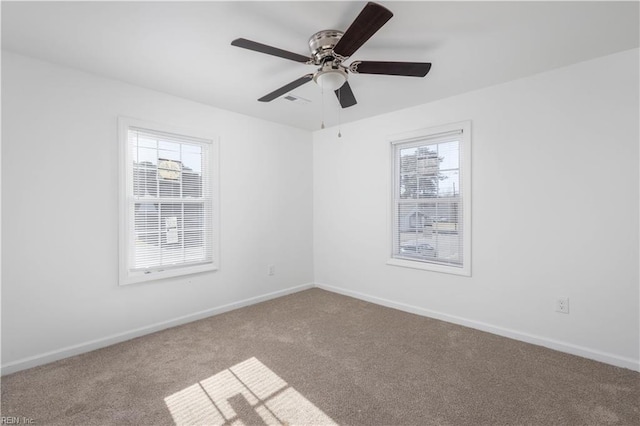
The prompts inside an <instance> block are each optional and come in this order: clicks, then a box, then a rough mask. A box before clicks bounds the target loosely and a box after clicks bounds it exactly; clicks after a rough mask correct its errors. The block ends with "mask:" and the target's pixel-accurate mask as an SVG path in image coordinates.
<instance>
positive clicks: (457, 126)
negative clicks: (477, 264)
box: [387, 121, 471, 276]
mask: <svg viewBox="0 0 640 426" xmlns="http://www.w3.org/2000/svg"><path fill="white" fill-rule="evenodd" d="M458 132H459V133H460V134H459V137H458V140H459V142H460V145H459V149H460V158H459V172H460V184H461V191H460V199H461V202H462V206H463V207H462V218H461V224H462V229H463V233H462V265H461V266H455V265H445V264H441V263H436V262H428V261H421V260H412V259H407V258H398V257H395V254H394V252H395V245H394V238H395V235H396V228H397V226H398V223H399V218H398V207H397V200H398V198H399V194H398V191H399V186H400V185H399V180H398V179H399V170H398V169H399V158H398V156H397V152H399V146H410V145H414V144H417V145H419V144H423V143H424V141H429V142H432V141H433V143H437V142H438V141H439V140H445V138H446V137H447V135H452V134H456V133H458ZM387 141H388V142H389V143H390V150H389V152H390V159H391V161H390V163H391V167H390V169H391V180H390V182H391V190H390V195H389V201H390V202H389V206H390V207H389V213H390V216H389V220H388V221H387V222H388V224H389V233H388V239H387V241H388V242H389V250H388V253H389V257H390V258H389V260H388V261H387V265H392V266H400V267H405V268H414V269H422V270H427V271H433V272H442V273H448V274H455V275H463V276H471V121H462V122H457V123H450V124H445V125H441V126H436V127H430V128H426V129H420V130H415V131H412V132H406V133H401V134H396V135H391V136H389V137H387Z"/></svg>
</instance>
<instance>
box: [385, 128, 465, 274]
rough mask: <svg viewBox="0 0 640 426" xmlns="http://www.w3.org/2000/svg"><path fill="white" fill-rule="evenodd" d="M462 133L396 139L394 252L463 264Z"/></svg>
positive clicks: (402, 256)
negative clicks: (408, 139) (401, 140)
mask: <svg viewBox="0 0 640 426" xmlns="http://www.w3.org/2000/svg"><path fill="white" fill-rule="evenodd" d="M461 134H462V132H460V131H458V132H447V133H446V134H438V135H432V136H430V137H426V138H421V139H412V140H410V141H405V142H404V143H395V144H394V152H395V166H394V177H395V179H394V180H395V182H394V217H395V220H394V224H393V254H392V255H393V257H395V258H398V259H406V260H414V261H419V262H426V263H435V264H440V265H447V266H453V267H461V266H462V265H463V261H464V259H463V247H462V244H463V240H464V239H463V234H464V232H465V230H464V229H463V221H462V218H463V208H464V205H463V200H462V197H461V194H462V191H461V190H462V188H461V184H462V179H461V170H462V169H461V164H460V162H461V156H460V145H461V142H460V138H459V135H461Z"/></svg>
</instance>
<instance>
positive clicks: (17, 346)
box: [2, 52, 313, 373]
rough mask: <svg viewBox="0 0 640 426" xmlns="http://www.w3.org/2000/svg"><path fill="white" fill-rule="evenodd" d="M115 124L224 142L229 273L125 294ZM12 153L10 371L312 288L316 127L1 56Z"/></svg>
mask: <svg viewBox="0 0 640 426" xmlns="http://www.w3.org/2000/svg"><path fill="white" fill-rule="evenodd" d="M211 83H212V84H216V83H215V82H214V81H212V82H211ZM118 115H124V116H130V117H135V118H139V119H143V120H149V121H155V122H160V123H167V124H171V125H174V126H180V127H185V128H191V129H196V130H198V129H201V130H207V131H209V132H213V133H215V134H217V135H219V136H220V157H221V164H220V168H221V171H220V182H221V185H220V192H221V220H220V224H221V269H220V270H219V271H216V272H213V273H204V274H199V275H192V276H189V277H184V278H179V279H170V280H165V281H161V282H154V283H149V284H139V285H130V286H124V287H120V286H118V141H117V117H118ZM2 144H3V147H2V148H3V152H2V182H3V188H2V207H3V210H2V230H3V235H2V243H3V247H4V250H3V252H2V264H3V270H2V296H3V297H2V351H3V352H2V362H3V367H4V368H3V372H5V373H6V372H10V371H15V370H16V369H20V368H24V367H28V366H31V365H35V364H39V363H42V362H45V361H50V360H53V359H56V358H60V357H63V356H66V355H69V354H72V353H76V352H81V351H84V350H87V349H91V348H94V347H98V346H101V345H104V344H107V343H112V342H114V341H118V340H122V339H124V338H127V337H131V336H133V335H137V334H142V333H144V332H148V331H150V330H154V329H156V328H161V327H163V326H168V325H171V324H174V323H175V322H172V320H174V319H176V318H178V319H179V320H178V321H177V322H180V321H186V320H189V319H194V318H197V317H200V316H205V315H208V314H211V313H215V312H219V311H220V310H224V309H227V308H229V307H233V306H239V305H242V304H243V303H248V302H251V301H256V300H260V297H261V296H265V295H266V297H270V296H275V295H279V294H282V292H287V291H290V290H291V289H299V287H297V286H310V285H311V284H312V282H313V265H312V259H313V257H312V239H313V235H312V229H313V227H312V195H311V191H312V171H311V167H312V157H311V155H312V138H311V134H310V133H309V132H307V131H303V130H299V129H294V128H290V127H286V126H282V125H278V124H273V123H269V122H266V121H262V120H258V119H254V118H250V117H247V116H242V115H239V114H235V113H231V112H227V111H222V110H219V109H215V108H211V107H208V106H205V105H202V104H198V103H194V102H190V101H187V100H184V99H180V98H176V97H172V96H169V95H165V94H162V93H157V92H153V91H150V90H145V89H142V88H139V87H134V86H130V85H127V84H123V83H120V82H116V81H112V80H106V79H102V78H99V77H96V76H93V75H89V74H85V73H81V72H78V71H74V70H71V69H68V68H62V67H58V66H55V65H52V64H48V63H45V62H39V61H36V60H33V59H29V58H26V57H23V56H18V55H15V54H12V53H8V52H3V57H2ZM268 264H274V265H275V268H276V274H275V275H274V276H268V275H267V265H268ZM296 287H297V288H296ZM256 297H258V299H255V298H256ZM247 299H250V300H247ZM230 304H231V305H230Z"/></svg>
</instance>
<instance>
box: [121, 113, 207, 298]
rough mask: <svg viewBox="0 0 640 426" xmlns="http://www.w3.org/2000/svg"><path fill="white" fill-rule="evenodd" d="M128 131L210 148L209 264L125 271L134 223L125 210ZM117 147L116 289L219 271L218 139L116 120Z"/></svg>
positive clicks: (158, 125) (129, 173)
mask: <svg viewBox="0 0 640 426" xmlns="http://www.w3.org/2000/svg"><path fill="white" fill-rule="evenodd" d="M130 128H138V129H148V130H149V131H151V132H154V131H155V132H160V133H169V134H174V135H176V136H179V137H181V138H183V139H197V140H198V141H200V142H205V143H209V144H210V149H209V159H208V160H209V165H210V171H209V178H210V179H211V182H210V185H209V187H210V193H209V196H210V197H211V200H212V201H211V203H212V206H211V207H212V214H211V227H212V234H213V238H212V254H213V260H212V262H208V263H199V264H194V265H190V266H188V265H187V266H175V267H167V268H166V269H164V270H160V271H146V272H145V271H132V270H130V268H129V266H130V265H129V256H130V254H131V247H130V244H129V242H130V236H131V234H132V232H133V223H134V220H133V218H132V217H131V214H130V209H129V200H128V196H129V195H130V194H128V192H127V182H130V181H132V179H133V167H129V165H130V164H131V161H132V157H131V150H130V149H129V140H128V132H129V129H130ZM118 146H119V152H118V154H119V168H118V179H119V186H118V191H119V194H118V199H119V203H118V209H119V211H118V213H119V214H118V235H119V244H118V248H119V250H118V256H119V268H118V269H119V281H118V283H119V285H121V286H124V285H130V284H136V283H143V282H149V281H156V280H161V279H165V278H173V277H179V276H185V275H191V274H197V273H201V272H208V271H216V270H218V269H219V268H220V257H219V253H220V223H219V221H220V206H219V192H220V191H219V181H220V180H219V172H220V167H219V140H218V137H217V136H215V135H212V134H210V133H208V132H206V131H202V130H193V129H184V128H181V127H177V126H172V125H168V124H162V123H155V122H150V121H146V120H139V119H136V118H131V117H123V116H120V117H118Z"/></svg>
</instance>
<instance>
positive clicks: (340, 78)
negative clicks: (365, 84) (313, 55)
mask: <svg viewBox="0 0 640 426" xmlns="http://www.w3.org/2000/svg"><path fill="white" fill-rule="evenodd" d="M313 81H315V82H316V84H317V85H318V86H320V87H322V88H323V89H326V90H332V91H335V90H338V89H339V88H341V87H342V85H343V84H344V83H345V82H346V81H347V73H346V72H345V71H343V70H341V69H329V70H322V71H318V72H317V73H316V75H314V76H313Z"/></svg>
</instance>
